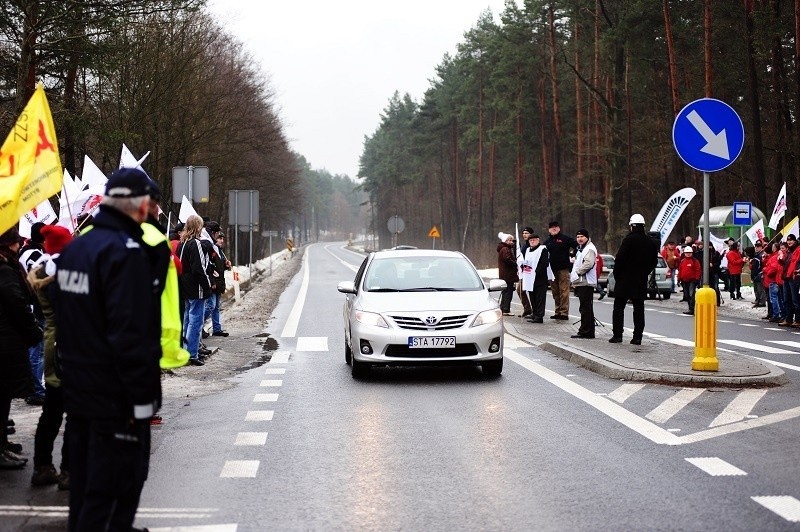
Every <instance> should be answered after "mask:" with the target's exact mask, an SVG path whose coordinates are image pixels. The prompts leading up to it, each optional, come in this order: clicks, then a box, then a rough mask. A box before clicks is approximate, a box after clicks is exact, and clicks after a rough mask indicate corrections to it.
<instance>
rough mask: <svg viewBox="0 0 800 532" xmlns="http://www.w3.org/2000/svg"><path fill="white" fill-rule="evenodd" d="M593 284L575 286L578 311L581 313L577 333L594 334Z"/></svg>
mask: <svg viewBox="0 0 800 532" xmlns="http://www.w3.org/2000/svg"><path fill="white" fill-rule="evenodd" d="M594 288H595V287H594V286H576V287H575V289H574V290H575V296H576V297H577V298H578V304H579V306H578V311H579V312H580V313H581V326H580V327H578V334H581V335H584V336H594Z"/></svg>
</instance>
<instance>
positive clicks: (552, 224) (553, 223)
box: [547, 220, 559, 228]
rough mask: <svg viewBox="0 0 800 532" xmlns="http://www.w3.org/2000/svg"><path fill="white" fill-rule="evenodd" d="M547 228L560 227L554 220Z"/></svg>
mask: <svg viewBox="0 0 800 532" xmlns="http://www.w3.org/2000/svg"><path fill="white" fill-rule="evenodd" d="M547 227H548V228H550V227H559V225H558V222H557V221H555V220H553V221H552V222H550V223H549V224H547Z"/></svg>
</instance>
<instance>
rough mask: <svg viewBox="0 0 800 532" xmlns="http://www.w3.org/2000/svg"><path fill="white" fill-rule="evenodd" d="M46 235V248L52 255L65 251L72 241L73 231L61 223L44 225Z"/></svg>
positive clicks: (44, 235) (43, 230) (43, 229)
mask: <svg viewBox="0 0 800 532" xmlns="http://www.w3.org/2000/svg"><path fill="white" fill-rule="evenodd" d="M42 236H43V237H44V250H45V251H46V252H47V253H49V254H50V255H55V254H57V253H61V252H62V251H64V248H65V247H67V244H69V243H70V242H72V233H71V232H70V231H69V229H67V228H66V227H61V226H60V225H46V226H44V227H42Z"/></svg>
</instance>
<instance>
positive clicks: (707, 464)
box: [686, 456, 747, 477]
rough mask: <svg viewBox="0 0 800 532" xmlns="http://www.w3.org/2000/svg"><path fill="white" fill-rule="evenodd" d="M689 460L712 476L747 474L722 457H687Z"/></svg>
mask: <svg viewBox="0 0 800 532" xmlns="http://www.w3.org/2000/svg"><path fill="white" fill-rule="evenodd" d="M686 461H687V462H689V463H690V464H692V465H694V466H697V467H698V468H700V469H702V470H703V471H705V472H706V473H708V474H709V475H711V476H712V477H732V476H744V475H747V473H745V472H744V471H742V470H741V469H739V468H738V467H736V466H734V465H731V464H729V463H728V462H726V461H725V460H723V459H721V458H717V457H715V456H712V457H708V458H687V459H686Z"/></svg>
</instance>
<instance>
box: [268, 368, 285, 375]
mask: <svg viewBox="0 0 800 532" xmlns="http://www.w3.org/2000/svg"><path fill="white" fill-rule="evenodd" d="M284 373H286V368H267V369H265V370H264V375H283V374H284Z"/></svg>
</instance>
